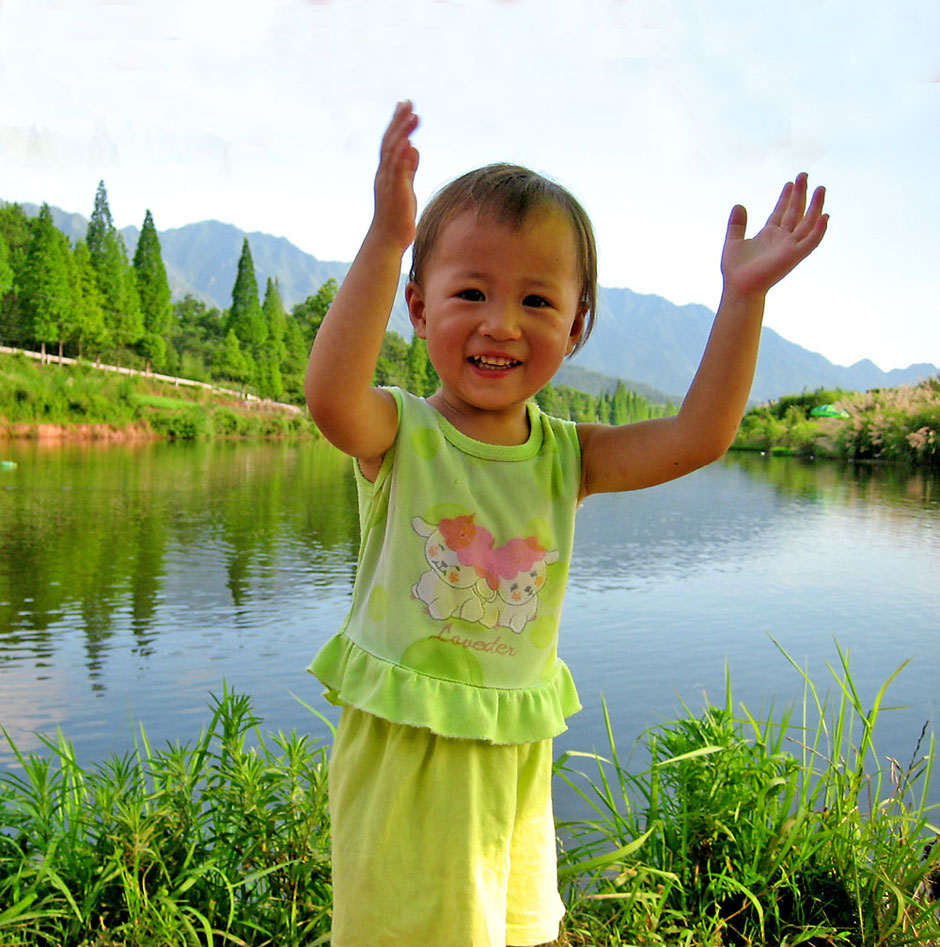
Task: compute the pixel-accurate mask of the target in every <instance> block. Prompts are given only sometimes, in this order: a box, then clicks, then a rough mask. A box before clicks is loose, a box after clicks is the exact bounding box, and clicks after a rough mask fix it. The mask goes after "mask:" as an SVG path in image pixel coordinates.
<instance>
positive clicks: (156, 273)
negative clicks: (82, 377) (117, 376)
mask: <svg viewBox="0 0 940 947" xmlns="http://www.w3.org/2000/svg"><path fill="white" fill-rule="evenodd" d="M134 274H135V276H136V280H137V295H138V297H139V299H140V311H141V316H142V318H143V335H142V336H141V338H140V341H139V343H138V348H139V350H140V353H141V355H143V356H144V358H145V359H146V361H147V371H148V372H149V371H150V366H151V364H152V363H153V364H155V365H157V366H158V367H160V368H163V367H164V364H165V362H166V332H167V329H169V327H170V323H171V321H172V319H173V304H172V302H171V301H170V284H169V283H168V282H167V278H166V267H164V265H163V255H162V253H161V251H160V238H159V237H158V236H157V228H156V227H155V226H154V223H153V216H152V215H151V213H150V211H149V210H148V211H147V213H146V215H145V216H144V223H143V226H142V227H141V230H140V238H139V239H138V241H137V249H136V250H135V251H134Z"/></svg>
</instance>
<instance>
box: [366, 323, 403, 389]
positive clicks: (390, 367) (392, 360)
mask: <svg viewBox="0 0 940 947" xmlns="http://www.w3.org/2000/svg"><path fill="white" fill-rule="evenodd" d="M373 381H374V383H375V384H376V385H398V386H399V387H401V388H405V387H407V384H408V343H407V342H406V341H405V340H404V339H403V338H402V337H401V336H400V335H399V334H398V333H397V332H386V333H385V338H384V339H383V340H382V348H381V351H380V352H379V359H378V362H377V363H376V366H375V375H374V376H373Z"/></svg>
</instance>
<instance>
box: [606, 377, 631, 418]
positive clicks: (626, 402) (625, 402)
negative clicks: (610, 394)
mask: <svg viewBox="0 0 940 947" xmlns="http://www.w3.org/2000/svg"><path fill="white" fill-rule="evenodd" d="M632 413H633V412H632V411H631V404H630V393H629V392H628V391H627V386H626V385H625V384H624V383H623V382H622V381H618V382H617V387H616V388H615V389H614V399H613V405H612V408H611V412H610V422H611V424H629V423H630V422H631V421H632V420H633V418H632Z"/></svg>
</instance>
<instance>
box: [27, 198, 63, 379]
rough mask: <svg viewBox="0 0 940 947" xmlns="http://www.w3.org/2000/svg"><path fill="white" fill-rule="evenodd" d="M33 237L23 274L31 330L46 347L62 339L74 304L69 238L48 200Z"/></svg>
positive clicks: (44, 355)
mask: <svg viewBox="0 0 940 947" xmlns="http://www.w3.org/2000/svg"><path fill="white" fill-rule="evenodd" d="M32 231H33V235H32V239H31V240H30V243H29V251H28V253H27V257H26V266H25V271H24V274H23V297H24V300H23V302H24V308H25V311H26V314H27V316H28V318H29V334H30V336H31V337H32V338H33V339H34V340H35V341H36V342H38V343H39V344H40V346H41V347H42V359H43V361H45V358H46V345H48V344H52V343H54V342H59V343H61V340H62V338H63V336H64V335H65V333H66V327H65V321H66V319H67V318H68V315H69V311H70V309H71V304H72V289H71V285H70V282H69V273H68V268H67V263H66V257H65V248H64V247H63V243H64V244H65V247H67V246H68V241H67V240H66V239H65V236H64V235H63V234H62V233H60V232H59V231H58V230H57V229H56V226H55V224H54V223H53V222H52V212H51V211H50V210H49V205H48V204H43V205H42V208H41V209H40V211H39V216H38V217H36V219H35V220H34V221H33V222H32Z"/></svg>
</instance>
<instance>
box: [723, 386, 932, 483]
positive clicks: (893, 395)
mask: <svg viewBox="0 0 940 947" xmlns="http://www.w3.org/2000/svg"><path fill="white" fill-rule="evenodd" d="M823 404H832V405H833V407H835V408H837V409H842V410H844V411H846V412H847V413H848V415H849V417H848V418H846V419H840V418H816V417H813V416H812V414H811V412H812V410H813V408H816V407H818V406H820V405H823ZM733 446H734V447H735V448H736V449H738V450H760V451H767V452H776V451H779V452H786V453H795V454H803V455H807V456H821V457H835V458H839V459H843V460H873V461H892V462H902V463H909V464H916V465H919V466H929V467H940V376H938V377H935V378H929V379H926V380H924V381H922V382H920V384H918V385H914V386H901V387H899V388H883V389H874V390H872V391H869V392H865V393H863V394H858V393H848V392H844V391H827V390H824V389H820V390H818V391H815V392H811V393H806V394H803V395H799V396H793V397H788V398H782V399H780V400H779V401H774V402H770V403H769V404H766V405H761V406H759V407H756V408H752V409H751V410H750V411H748V413H747V414H746V415H745V416H744V418H743V419H742V421H741V427H740V428H739V430H738V435H737V437H736V439H735V442H734V445H733Z"/></svg>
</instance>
